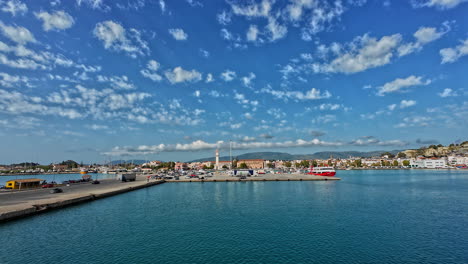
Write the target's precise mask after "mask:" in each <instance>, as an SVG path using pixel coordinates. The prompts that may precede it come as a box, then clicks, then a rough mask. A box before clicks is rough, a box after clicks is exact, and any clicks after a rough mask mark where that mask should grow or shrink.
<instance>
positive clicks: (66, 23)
mask: <svg viewBox="0 0 468 264" xmlns="http://www.w3.org/2000/svg"><path fill="white" fill-rule="evenodd" d="M34 15H35V16H36V18H37V19H40V20H42V28H43V29H44V30H45V31H50V30H55V31H60V30H64V29H67V28H71V27H72V26H73V24H74V23H75V20H74V19H73V17H72V16H70V15H69V14H68V13H66V12H65V11H55V12H53V13H48V12H45V11H42V12H35V13H34Z"/></svg>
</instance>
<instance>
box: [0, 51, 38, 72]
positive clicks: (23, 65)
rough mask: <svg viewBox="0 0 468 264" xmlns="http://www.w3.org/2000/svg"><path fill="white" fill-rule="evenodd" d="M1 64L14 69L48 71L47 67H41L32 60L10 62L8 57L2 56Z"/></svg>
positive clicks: (0, 58)
mask: <svg viewBox="0 0 468 264" xmlns="http://www.w3.org/2000/svg"><path fill="white" fill-rule="evenodd" d="M0 64H4V65H7V66H9V67H12V68H18V69H30V70H35V69H43V70H44V69H47V67H46V66H44V65H41V64H39V63H37V62H35V61H33V60H30V59H17V60H10V59H9V58H8V57H7V56H5V55H3V54H0Z"/></svg>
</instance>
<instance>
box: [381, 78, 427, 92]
mask: <svg viewBox="0 0 468 264" xmlns="http://www.w3.org/2000/svg"><path fill="white" fill-rule="evenodd" d="M430 83H431V80H423V77H421V76H414V75H411V76H409V77H407V78H404V79H402V78H397V79H395V80H393V81H391V82H388V83H386V84H384V85H382V86H379V87H377V89H378V91H377V95H379V96H384V95H385V94H387V93H395V92H401V90H402V89H403V88H407V87H411V86H422V85H429V84H430Z"/></svg>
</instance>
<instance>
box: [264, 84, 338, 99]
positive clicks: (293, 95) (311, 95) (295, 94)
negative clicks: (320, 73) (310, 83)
mask: <svg viewBox="0 0 468 264" xmlns="http://www.w3.org/2000/svg"><path fill="white" fill-rule="evenodd" d="M260 92H261V93H267V94H271V95H273V96H274V97H276V98H278V99H282V100H285V101H287V100H288V99H290V100H296V101H306V100H318V99H327V98H330V97H331V96H332V95H331V93H330V92H329V91H324V92H322V91H320V90H319V89H315V88H312V89H310V90H308V91H306V92H305V93H304V92H302V91H280V90H273V89H271V88H270V87H267V88H263V89H261V90H260Z"/></svg>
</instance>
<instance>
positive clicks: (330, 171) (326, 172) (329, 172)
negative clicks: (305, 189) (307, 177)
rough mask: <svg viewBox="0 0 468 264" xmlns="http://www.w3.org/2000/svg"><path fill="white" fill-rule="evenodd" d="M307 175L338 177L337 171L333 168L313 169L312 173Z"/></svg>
mask: <svg viewBox="0 0 468 264" xmlns="http://www.w3.org/2000/svg"><path fill="white" fill-rule="evenodd" d="M307 174H311V175H317V176H325V177H333V176H335V175H336V171H335V169H334V168H332V167H311V169H310V171H309V172H308V173H307Z"/></svg>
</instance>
